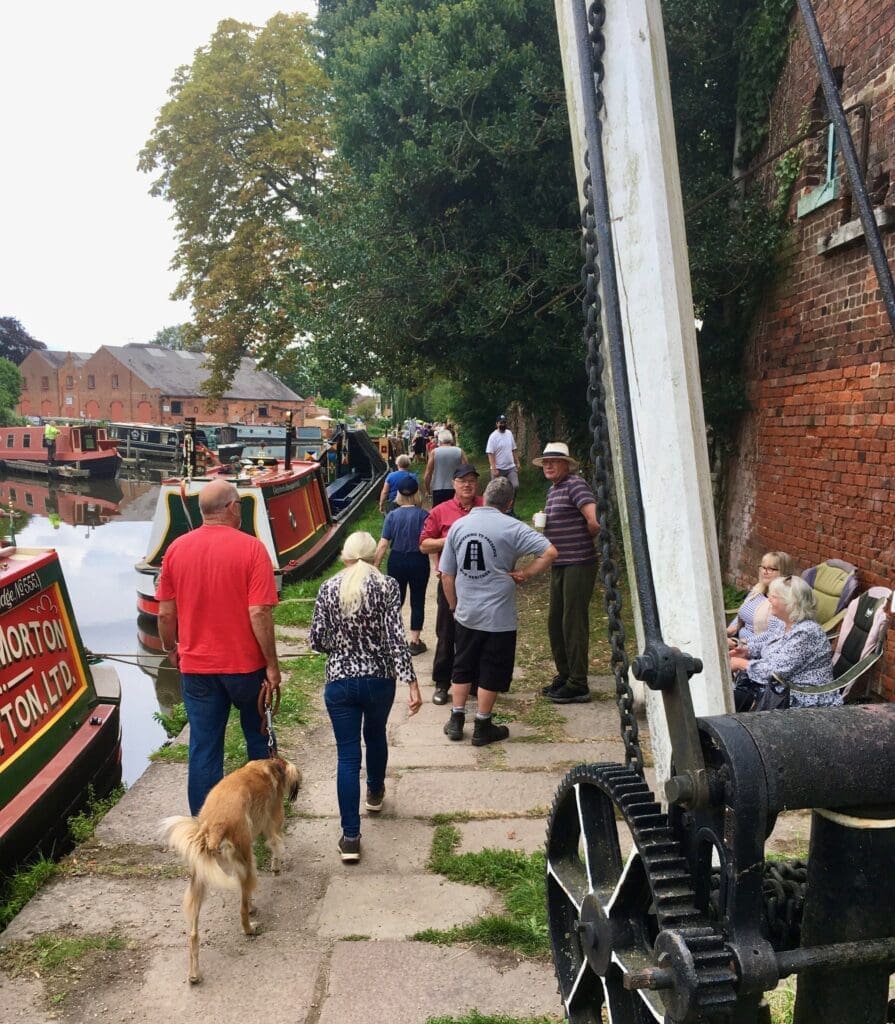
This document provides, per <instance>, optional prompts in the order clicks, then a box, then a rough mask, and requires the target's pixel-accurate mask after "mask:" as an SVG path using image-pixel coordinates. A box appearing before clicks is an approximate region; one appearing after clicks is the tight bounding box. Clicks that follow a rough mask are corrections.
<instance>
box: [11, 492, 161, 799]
mask: <svg viewBox="0 0 895 1024" xmlns="http://www.w3.org/2000/svg"><path fill="white" fill-rule="evenodd" d="M157 496H158V484H157V483H152V482H150V481H147V480H102V481H100V480H97V481H77V483H75V482H67V481H66V482H61V483H55V482H48V481H46V480H33V479H29V478H27V477H13V476H9V475H7V476H4V477H2V478H0V508H2V511H3V512H6V513H8V511H9V507H10V504H12V506H13V507H14V508H15V509H16V515H15V521H16V524H17V525H16V540H17V542H18V543H19V544H21V545H23V546H26V547H31V546H34V547H52V548H56V550H57V551H58V552H59V560H60V562H61V563H62V570H63V572H64V573H65V580H66V583H67V584H68V590H69V594H70V596H71V601H72V606H73V608H74V612H75V618H76V619H77V622H78V626H79V628H80V630H81V637H82V639H83V641H84V645H85V647H87V648H88V649H89V650H90V651H93V652H94V653H96V654H112V655H116V656H118V657H120V659H121V660H113V661H111V664H112V665H114V667H115V668H116V670H117V671H118V675H119V678H120V679H121V730H122V774H123V778H124V781H125V783H127V785H133V783H134V782H136V780H137V779H138V778H139V777H140V775H142V773H143V772H144V771H145V769H146V767H147V765H148V764H149V755H150V753H151V752H152V751H153V750H156V749H158V747H160V746H161V745H162V744H163V743H164V742H165V740H166V738H167V737H166V733H165V731H164V729H163V728H162V727H161V725H159V724H158V722H156V721H155V720H154V718H153V714H154V712H157V711H162V712H165V713H168V712H170V710H171V707H172V706H173V705H174V704H175V703H177V702H178V701H179V700H180V678H179V676H178V674H177V672H176V671H175V670H174V669H172V668H171V667H170V666H169V665H168V663H167V661H166V660H164V658H163V656H162V655H160V654H158V653H156V651H154V650H152V649H151V646H146V645H147V644H149V645H151V644H152V636H151V635H149V634H150V633H151V632H152V631H151V630H147V629H146V626H145V624H144V622H143V621H142V620H141V622H140V623H138V620H137V607H136V572H135V570H134V563H135V562H137V561H138V560H139V559H140V558H141V557H142V556H143V554H145V548H146V543H147V541H148V539H149V530H150V524H151V520H152V515H153V512H154V510H155V503H156V498H157ZM7 522H8V519H7V518H6V517H5V516H4V526H5V525H6V523H7ZM160 668H161V671H160Z"/></svg>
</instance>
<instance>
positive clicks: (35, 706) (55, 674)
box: [0, 548, 121, 875]
mask: <svg viewBox="0 0 895 1024" xmlns="http://www.w3.org/2000/svg"><path fill="white" fill-rule="evenodd" d="M120 699H121V687H120V683H119V681H118V676H117V673H116V672H115V671H114V669H112V668H110V667H105V666H99V665H89V664H88V662H87V657H86V653H85V651H84V647H83V644H82V642H81V637H80V633H79V632H78V628H77V624H76V622H75V618H74V614H73V611H72V607H71V601H70V599H69V596H68V590H67V588H66V586H65V580H64V578H63V576H62V570H61V568H60V565H59V558H58V555H57V553H56V552H55V551H54V550H53V549H50V548H17V549H16V548H6V549H3V551H2V552H0V875H5V874H8V873H9V872H11V871H12V870H13V869H14V868H15V867H16V866H17V865H18V864H21V863H22V862H23V861H25V860H27V859H29V858H30V857H32V856H33V855H34V854H35V853H37V852H45V853H52V852H58V850H59V849H60V844H61V843H62V841H63V840H64V839H65V838H66V837H67V833H68V828H67V819H68V817H69V816H70V815H71V814H73V813H74V812H75V811H77V810H78V809H80V807H82V806H83V805H84V804H85V803H86V801H87V800H88V799H89V796H90V792H89V787H92V792H93V794H94V795H95V796H97V797H102V796H104V795H105V794H106V793H108V792H109V790H111V789H112V788H113V787H114V786H116V785H117V784H118V782H119V781H120V779H121V727H120V713H119V704H120Z"/></svg>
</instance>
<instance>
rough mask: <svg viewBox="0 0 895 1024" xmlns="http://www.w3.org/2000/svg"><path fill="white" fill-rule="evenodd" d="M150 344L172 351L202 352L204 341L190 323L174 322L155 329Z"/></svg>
mask: <svg viewBox="0 0 895 1024" xmlns="http://www.w3.org/2000/svg"><path fill="white" fill-rule="evenodd" d="M149 344H150V345H158V346H159V347H160V348H170V349H174V351H185V352H203V351H204V350H205V343H204V341H203V339H202V336H201V335H199V334H197V332H196V331H195V329H194V328H193V326H192V324H174V325H173V326H171V327H163V328H162V329H161V330H160V331H156V332H155V335H154V336H153V338H152V340H151V341H150V342H149Z"/></svg>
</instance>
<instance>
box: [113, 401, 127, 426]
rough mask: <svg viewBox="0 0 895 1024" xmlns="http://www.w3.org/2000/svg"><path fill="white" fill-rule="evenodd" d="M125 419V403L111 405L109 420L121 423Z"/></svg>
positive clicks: (117, 402) (115, 402)
mask: <svg viewBox="0 0 895 1024" xmlns="http://www.w3.org/2000/svg"><path fill="white" fill-rule="evenodd" d="M123 417H124V402H119V401H117V400H116V401H114V402H110V403H109V419H110V420H111V421H112V422H113V423H119V422H120V421H121V420H122V419H123Z"/></svg>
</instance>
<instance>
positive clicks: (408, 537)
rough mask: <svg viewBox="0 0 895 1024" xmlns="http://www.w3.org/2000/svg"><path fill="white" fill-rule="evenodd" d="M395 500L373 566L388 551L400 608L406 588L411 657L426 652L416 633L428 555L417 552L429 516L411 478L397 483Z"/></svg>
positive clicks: (420, 625) (426, 581)
mask: <svg viewBox="0 0 895 1024" xmlns="http://www.w3.org/2000/svg"><path fill="white" fill-rule="evenodd" d="M397 498H398V507H397V508H396V509H395V510H394V511H393V512H389V514H388V515H387V516H386V517H385V522H384V523H383V524H382V538H381V539H380V541H379V544H378V545H377V546H376V556H375V558H374V559H373V565H374V566H375V567H376V568H377V569H378V568H379V567H380V565H381V564H382V559H383V558H385V555H386V552H389V556H388V574H389V576H391V577H392V578H393V579H396V580H397V581H398V587H399V588H400V591H401V607H402V608H403V607H404V598H405V597H406V595H407V589H408V587H409V588H410V653H411V654H412V655H413V656H414V657H415V656H416V655H417V654H423V653H425V651H426V650H428V648H427V647H426V645H425V644H424V643H423V642H422V640H421V639H420V632H421V631H422V628H423V623H424V622H425V617H426V587H427V586H428V585H429V556H428V555H424V554H423V553H422V552H421V551H420V531H421V530H422V528H423V524H424V523H425V522H426V519H427V518H428V515H429V513H428V512H426V510H425V509H422V508H420V489H419V484H417V482H416V480H415V479H414V480H405V481H404V482H403V483H401V484H399V486H398V495H397ZM389 544H391V551H389Z"/></svg>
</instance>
